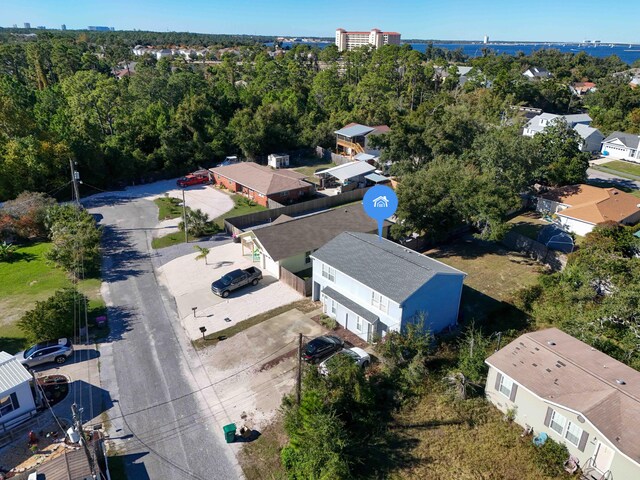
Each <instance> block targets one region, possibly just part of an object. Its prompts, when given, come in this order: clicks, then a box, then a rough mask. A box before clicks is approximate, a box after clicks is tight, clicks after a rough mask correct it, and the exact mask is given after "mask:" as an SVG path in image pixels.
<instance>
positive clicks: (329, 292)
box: [322, 287, 380, 325]
mask: <svg viewBox="0 0 640 480" xmlns="http://www.w3.org/2000/svg"><path fill="white" fill-rule="evenodd" d="M322 293H324V294H325V295H326V296H327V297H329V298H333V299H334V300H335V301H336V302H338V303H339V304H340V305H342V306H343V307H345V308H347V309H349V310H351V311H352V312H353V313H355V314H356V315H358V316H359V317H362V318H364V319H365V320H366V321H367V322H369V323H372V324H374V325H375V324H376V322H377V321H378V320H379V319H380V317H378V315H376V314H375V313H373V312H372V311H370V310H367V309H366V308H365V307H363V306H362V305H360V304H358V303H356V302H354V301H353V300H351V299H349V298H347V297H345V296H344V295H342V294H341V293H338V292H336V291H335V290H334V289H333V288H331V287H324V288H323V289H322Z"/></svg>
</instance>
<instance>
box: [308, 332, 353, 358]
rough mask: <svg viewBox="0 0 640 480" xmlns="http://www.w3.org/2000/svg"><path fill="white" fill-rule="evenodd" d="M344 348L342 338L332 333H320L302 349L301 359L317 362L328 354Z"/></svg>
mask: <svg viewBox="0 0 640 480" xmlns="http://www.w3.org/2000/svg"><path fill="white" fill-rule="evenodd" d="M343 348H344V340H342V339H341V338H338V337H335V336H333V335H322V336H321V337H317V338H314V339H313V340H311V341H310V342H309V343H307V345H305V347H304V350H303V351H302V359H303V360H304V361H305V362H309V363H318V362H319V361H321V360H322V359H324V358H326V357H328V356H329V355H331V354H333V353H334V352H337V351H339V350H342V349H343Z"/></svg>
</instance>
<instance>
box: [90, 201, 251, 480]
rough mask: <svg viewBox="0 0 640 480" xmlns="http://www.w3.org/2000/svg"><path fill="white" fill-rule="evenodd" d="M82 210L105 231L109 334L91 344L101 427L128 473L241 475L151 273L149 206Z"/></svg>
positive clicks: (136, 478) (153, 215)
mask: <svg viewBox="0 0 640 480" xmlns="http://www.w3.org/2000/svg"><path fill="white" fill-rule="evenodd" d="M86 206H87V208H88V209H89V211H90V212H91V213H92V214H94V215H95V216H96V218H97V219H98V220H99V223H100V225H103V227H104V229H105V230H104V242H103V243H104V245H103V247H104V264H103V278H104V281H105V284H104V285H103V289H102V290H103V292H102V293H103V296H104V297H105V301H106V302H107V306H108V307H109V322H110V323H111V327H112V333H111V337H112V338H110V339H109V340H108V341H107V342H105V343H104V344H101V346H100V353H101V357H100V378H101V383H102V387H103V388H104V389H106V390H108V391H109V393H110V395H111V400H112V401H113V407H112V408H109V409H108V410H107V413H108V415H109V421H110V427H109V433H110V436H111V439H112V440H113V442H114V444H115V446H116V447H117V448H118V450H120V451H121V452H122V454H123V455H125V464H126V468H127V475H128V477H129V479H132V480H144V479H145V478H150V479H161V478H166V479H172V478H180V479H202V480H204V479H206V480H210V479H212V480H215V479H225V480H228V479H234V478H242V473H241V470H240V467H239V466H238V463H237V461H236V459H235V456H234V454H233V452H232V450H231V449H230V447H229V445H227V444H226V443H224V439H223V434H222V425H221V424H218V423H217V422H216V421H215V420H214V418H213V417H214V415H213V412H214V411H217V412H219V411H220V410H221V409H222V410H223V407H222V406H221V405H219V404H216V401H217V400H216V399H217V396H216V394H215V392H214V391H213V388H212V387H211V386H210V383H211V382H210V380H209V378H208V376H207V373H206V371H205V369H204V368H203V366H202V364H201V362H200V359H199V357H198V355H197V353H196V352H195V350H194V349H193V347H192V346H191V345H190V343H189V342H188V341H187V340H186V336H185V335H184V333H183V332H182V331H181V327H180V326H179V323H178V321H177V320H178V316H177V313H176V309H175V303H174V301H173V299H172V298H171V297H170V295H169V294H168V293H167V292H166V291H164V290H163V289H162V288H161V287H160V285H159V284H158V282H157V280H156V277H155V274H154V270H153V267H152V259H151V256H150V253H149V252H150V245H151V231H152V229H153V227H154V226H155V224H156V219H157V207H156V206H155V205H154V204H153V203H152V202H151V201H149V200H144V199H134V198H117V197H102V198H99V199H96V200H94V201H92V202H91V203H90V204H87V205H86ZM218 418H219V416H218Z"/></svg>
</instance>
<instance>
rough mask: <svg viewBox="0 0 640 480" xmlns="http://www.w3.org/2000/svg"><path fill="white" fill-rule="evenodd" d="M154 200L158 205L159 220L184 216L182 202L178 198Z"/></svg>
mask: <svg viewBox="0 0 640 480" xmlns="http://www.w3.org/2000/svg"><path fill="white" fill-rule="evenodd" d="M153 202H154V203H155V204H156V205H157V206H158V220H169V219H171V218H178V217H181V216H182V202H181V201H180V200H178V199H177V198H173V197H163V198H156V199H155V200H154V201H153Z"/></svg>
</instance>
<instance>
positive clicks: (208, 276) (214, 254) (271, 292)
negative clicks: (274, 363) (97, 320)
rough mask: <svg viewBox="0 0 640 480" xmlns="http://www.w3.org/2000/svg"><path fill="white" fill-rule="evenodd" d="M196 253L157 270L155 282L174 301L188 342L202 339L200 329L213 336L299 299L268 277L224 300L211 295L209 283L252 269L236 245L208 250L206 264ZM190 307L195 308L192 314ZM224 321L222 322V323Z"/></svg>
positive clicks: (292, 292) (297, 294)
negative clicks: (238, 323) (169, 294)
mask: <svg viewBox="0 0 640 480" xmlns="http://www.w3.org/2000/svg"><path fill="white" fill-rule="evenodd" d="M197 255H198V253H197V252H194V253H193V254H189V255H185V256H182V257H179V258H176V259H175V260H172V261H170V262H168V263H166V264H165V265H163V266H161V267H159V268H158V269H157V272H158V279H159V281H160V283H161V284H162V285H163V286H165V287H166V288H167V289H168V290H169V292H170V293H171V295H173V297H174V298H175V300H176V306H177V308H178V315H179V317H180V319H181V322H182V324H183V327H184V328H185V330H186V331H187V335H188V337H189V338H190V339H191V340H195V339H197V338H200V337H201V336H202V333H201V332H200V327H202V326H204V327H206V329H207V333H214V332H217V331H219V330H222V329H225V328H227V327H229V326H231V325H234V324H235V323H237V322H239V321H242V320H246V319H247V318H250V317H253V316H254V315H258V314H260V313H263V312H266V311H268V310H272V309H274V308H276V307H279V306H282V305H287V304H289V303H292V302H295V301H296V300H300V299H301V298H302V296H301V295H300V294H299V293H298V292H296V291H295V290H293V289H292V288H290V287H288V286H287V285H285V284H284V283H282V282H279V281H277V280H276V279H275V278H274V277H272V276H271V275H268V274H266V272H263V275H264V278H263V280H262V281H261V282H260V283H259V284H258V285H256V286H255V287H254V286H247V287H244V288H241V289H239V290H236V291H234V292H232V293H231V295H229V297H228V298H220V297H218V296H217V295H214V294H213V293H212V292H211V283H212V282H213V281H215V280H217V279H219V278H220V277H222V276H223V275H224V274H226V273H228V272H230V271H232V270H236V269H239V268H240V269H242V268H248V267H251V266H255V264H254V263H253V262H252V261H251V258H250V257H243V256H242V252H241V248H240V245H239V244H236V243H228V244H225V245H220V246H217V247H213V248H211V249H210V253H209V255H208V257H207V263H205V262H204V261H203V260H196V259H195V257H196V256H197ZM193 307H197V309H196V312H195V315H194V313H193V310H192V309H193ZM225 319H226V320H225Z"/></svg>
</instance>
